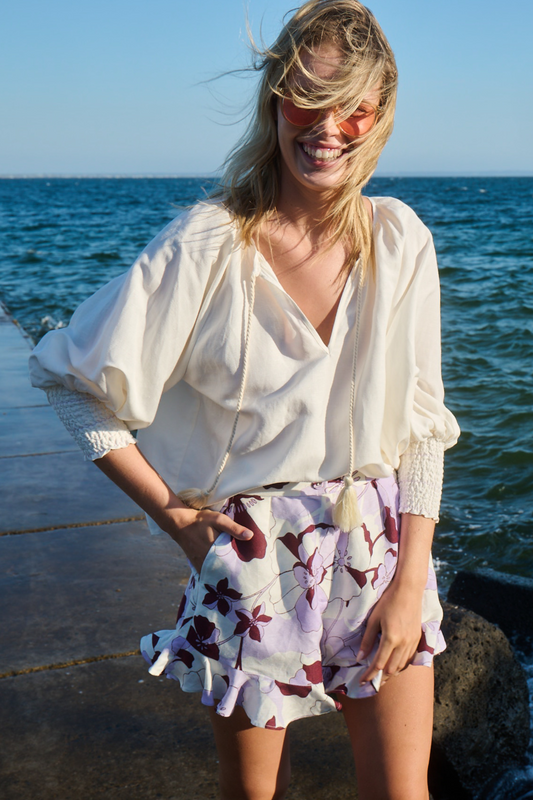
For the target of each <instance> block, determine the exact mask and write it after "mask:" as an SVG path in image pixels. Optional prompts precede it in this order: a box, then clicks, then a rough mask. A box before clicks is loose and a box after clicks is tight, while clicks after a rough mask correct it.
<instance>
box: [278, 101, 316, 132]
mask: <svg viewBox="0 0 533 800" xmlns="http://www.w3.org/2000/svg"><path fill="white" fill-rule="evenodd" d="M281 110H282V111H283V116H284V117H285V119H286V120H287V122H290V123H291V125H296V127H297V128H309V127H311V125H314V124H315V122H316V121H317V120H318V118H319V117H320V111H316V110H315V109H313V108H300V106H297V105H295V104H294V103H293V102H292V100H289V98H288V97H284V98H283V100H282V101H281Z"/></svg>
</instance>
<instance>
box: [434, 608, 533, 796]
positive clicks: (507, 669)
mask: <svg viewBox="0 0 533 800" xmlns="http://www.w3.org/2000/svg"><path fill="white" fill-rule="evenodd" d="M442 628H443V633H444V636H445V638H446V642H447V646H448V647H447V650H446V651H445V652H444V653H443V654H442V655H440V656H438V658H436V659H435V719H434V726H433V747H432V754H431V764H430V788H431V792H432V794H433V796H434V798H435V800H468V798H472V797H476V796H477V795H478V794H479V792H480V791H481V789H482V787H483V786H484V785H485V784H486V783H487V782H488V781H489V780H490V779H492V778H494V777H495V776H497V775H498V774H499V773H501V772H502V771H503V770H506V769H508V768H510V767H513V766H521V765H523V763H524V756H525V753H526V749H527V746H528V742H529V704H528V688H527V682H526V677H525V674H524V671H523V669H522V667H521V666H520V664H519V663H518V661H517V659H516V656H515V655H514V653H513V650H512V648H511V646H510V644H509V642H508V641H507V639H506V637H505V635H504V634H503V633H502V631H501V630H499V628H497V627H496V626H495V625H492V624H491V623H489V622H487V621H486V620H485V619H483V618H482V617H480V616H478V615H477V614H474V613H473V612H472V611H467V610H466V609H465V608H461V607H459V606H454V605H451V604H450V603H444V620H443V626H442Z"/></svg>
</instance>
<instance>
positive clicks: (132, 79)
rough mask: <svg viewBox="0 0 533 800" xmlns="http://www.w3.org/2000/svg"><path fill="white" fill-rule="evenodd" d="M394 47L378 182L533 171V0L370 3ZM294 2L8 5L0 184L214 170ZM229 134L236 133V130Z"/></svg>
mask: <svg viewBox="0 0 533 800" xmlns="http://www.w3.org/2000/svg"><path fill="white" fill-rule="evenodd" d="M368 4H369V7H370V8H371V9H372V11H373V12H374V14H375V15H376V17H377V18H378V20H379V22H380V23H381V25H382V27H383V29H384V31H385V33H386V35H387V36H388V38H389V41H390V42H391V44H392V47H393V49H394V51H395V53H396V57H397V61H398V67H399V72H400V94H399V102H398V112H397V122H396V129H395V132H394V134H393V138H392V140H391V142H390V143H389V144H388V146H387V148H386V150H385V152H384V153H383V156H382V160H381V163H380V167H379V171H378V174H383V175H385V174H411V175H412V174H420V173H437V174H438V173H448V174H450V173H451V174H457V175H459V174H461V175H465V174H475V173H479V172H486V173H493V174H499V173H508V174H514V173H528V174H533V145H532V142H533V110H532V105H533V102H532V101H533V47H532V45H531V37H532V31H533V2H532V0H507V2H501V0H446V2H438V0H369V3H368ZM246 6H247V7H248V14H249V18H250V23H251V28H252V31H253V33H254V35H255V36H257V37H258V36H259V35H260V26H262V30H263V36H264V39H265V41H267V42H270V41H271V40H272V39H273V38H274V37H275V35H276V34H277V32H278V30H279V28H280V24H281V20H282V18H283V15H284V14H285V13H286V12H287V11H289V10H290V9H291V8H292V7H293V4H292V3H291V2H290V0H248V2H247V3H246V4H245V3H244V2H243V1H242V0H197V1H196V2H194V0H187V1H185V0H151V2H148V0H91V1H90V2H88V0H4V3H3V4H2V8H1V10H0V108H1V117H2V118H1V123H0V175H20V174H28V175H35V174H37V175H38V174H78V175H80V174H173V175H186V174H196V175H200V174H201V175H206V174H209V173H211V172H212V171H214V170H216V168H217V166H218V165H219V164H220V163H221V161H222V160H223V158H224V155H225V154H226V152H227V151H228V149H229V148H230V146H231V144H232V143H233V142H234V141H235V140H236V139H237V138H238V136H239V133H240V132H241V131H242V124H239V123H235V122H234V121H235V120H236V119H238V116H239V111H240V109H241V107H242V103H243V102H244V100H245V98H246V97H247V96H248V95H249V93H250V91H251V87H252V85H253V78H250V77H247V78H235V77H234V78H223V79H221V80H217V81H214V82H212V83H210V84H205V83H199V82H201V81H205V80H206V79H208V78H213V77H214V76H216V75H218V74H219V73H221V72H223V71H224V70H228V69H235V68H238V67H242V66H245V65H246V64H247V63H248V62H249V52H248V48H247V36H246V30H245V8H246ZM232 122H233V124H230V123H232Z"/></svg>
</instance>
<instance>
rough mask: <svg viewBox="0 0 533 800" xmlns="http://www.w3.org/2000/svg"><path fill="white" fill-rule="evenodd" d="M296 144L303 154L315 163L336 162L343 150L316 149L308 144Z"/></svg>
mask: <svg viewBox="0 0 533 800" xmlns="http://www.w3.org/2000/svg"><path fill="white" fill-rule="evenodd" d="M298 144H299V146H300V147H301V148H302V150H303V151H304V153H305V154H306V155H307V156H308V157H309V158H310V159H311V160H312V161H315V162H321V163H328V162H332V161H337V159H339V158H340V157H341V156H342V155H343V153H344V150H343V149H342V148H340V147H324V146H322V147H317V146H316V145H312V144H309V143H308V142H298Z"/></svg>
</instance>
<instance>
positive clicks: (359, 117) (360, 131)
mask: <svg viewBox="0 0 533 800" xmlns="http://www.w3.org/2000/svg"><path fill="white" fill-rule="evenodd" d="M375 121H376V112H375V110H374V109H373V108H372V106H360V107H359V108H358V109H357V111H356V113H355V114H352V116H351V117H347V119H343V120H341V121H339V122H338V126H339V128H340V129H341V131H342V132H343V133H345V134H346V135H347V136H353V137H354V138H357V137H358V136H364V135H365V134H366V133H368V132H369V131H370V130H371V129H372V127H373V125H374V122H375Z"/></svg>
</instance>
